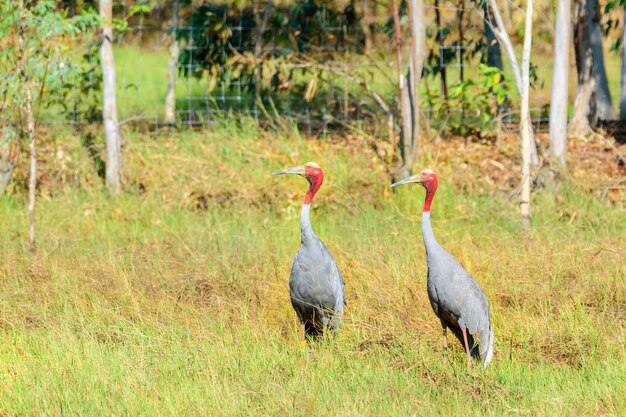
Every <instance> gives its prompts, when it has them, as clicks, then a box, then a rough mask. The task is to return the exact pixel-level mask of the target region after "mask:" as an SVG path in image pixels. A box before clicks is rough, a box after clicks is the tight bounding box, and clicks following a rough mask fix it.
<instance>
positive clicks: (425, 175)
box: [391, 168, 439, 212]
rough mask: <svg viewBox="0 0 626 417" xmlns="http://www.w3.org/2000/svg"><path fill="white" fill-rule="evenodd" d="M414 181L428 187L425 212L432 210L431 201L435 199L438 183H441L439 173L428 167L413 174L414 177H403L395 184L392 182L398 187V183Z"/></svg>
mask: <svg viewBox="0 0 626 417" xmlns="http://www.w3.org/2000/svg"><path fill="white" fill-rule="evenodd" d="M412 182H416V183H418V184H422V186H423V187H424V188H425V189H426V201H425V202H424V212H430V203H431V202H432V201H433V197H434V196H435V192H436V191H437V185H438V184H439V181H438V180H437V175H435V172H434V171H433V170H432V169H429V168H426V169H424V170H422V171H420V172H419V173H418V174H417V175H413V176H412V177H409V178H406V179H403V180H402V181H398V182H396V183H394V184H391V186H392V187H396V186H398V185H402V184H409V183H412Z"/></svg>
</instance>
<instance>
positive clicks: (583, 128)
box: [569, 0, 597, 135]
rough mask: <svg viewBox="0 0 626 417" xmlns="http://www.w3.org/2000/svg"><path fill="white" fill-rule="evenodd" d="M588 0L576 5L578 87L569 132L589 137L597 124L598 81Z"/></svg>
mask: <svg viewBox="0 0 626 417" xmlns="http://www.w3.org/2000/svg"><path fill="white" fill-rule="evenodd" d="M586 3H587V0H575V3H574V19H573V20H574V52H575V53H574V56H575V58H576V72H577V74H578V86H577V88H576V98H575V100H574V114H573V116H572V120H570V124H569V130H570V133H572V134H573V135H587V134H589V133H591V129H592V128H594V127H595V125H596V122H597V112H596V106H595V104H596V100H595V96H596V80H595V78H594V76H593V54H592V52H591V45H590V43H589V38H590V32H591V18H590V16H589V14H588V13H587V7H586V6H585V5H586Z"/></svg>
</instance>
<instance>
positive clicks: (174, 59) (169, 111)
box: [165, 0, 179, 123]
mask: <svg viewBox="0 0 626 417" xmlns="http://www.w3.org/2000/svg"><path fill="white" fill-rule="evenodd" d="M172 13H173V15H172V28H173V29H172V35H171V36H172V43H171V44H170V59H169V63H168V66H167V93H166V95H165V121H166V122H168V123H174V122H176V70H177V69H178V53H179V48H178V40H176V29H177V26H178V0H174V6H173V10H172Z"/></svg>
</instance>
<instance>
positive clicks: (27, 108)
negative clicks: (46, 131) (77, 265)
mask: <svg viewBox="0 0 626 417" xmlns="http://www.w3.org/2000/svg"><path fill="white" fill-rule="evenodd" d="M18 7H19V35H18V40H17V41H18V54H19V64H18V65H19V68H20V75H21V77H22V82H23V84H24V90H25V92H26V97H25V100H24V104H23V106H24V117H26V133H27V134H28V144H29V148H30V176H29V179H28V250H29V251H30V252H31V253H35V251H36V249H37V246H36V245H35V188H36V187H37V147H36V145H37V143H36V141H35V139H36V137H35V118H34V116H33V96H32V93H31V91H30V82H29V79H28V74H27V73H26V64H25V63H24V46H25V39H24V38H25V34H24V0H19V3H18Z"/></svg>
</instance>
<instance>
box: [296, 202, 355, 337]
mask: <svg viewBox="0 0 626 417" xmlns="http://www.w3.org/2000/svg"><path fill="white" fill-rule="evenodd" d="M309 210H310V206H309V205H308V204H305V205H304V206H302V214H301V217H300V230H301V233H302V240H301V245H300V250H298V253H297V254H296V256H295V257H294V259H293V264H292V266H291V276H290V278H289V293H290V295H291V304H292V305H293V308H294V310H296V313H297V314H298V319H299V320H300V323H301V324H303V325H304V326H305V332H306V333H307V334H309V335H312V336H316V335H319V334H321V333H322V331H323V329H324V328H330V329H332V330H337V329H338V328H339V325H340V323H341V316H342V314H343V308H344V305H345V298H344V283H343V278H342V276H341V273H340V272H339V269H338V268H337V265H336V264H335V261H334V260H333V257H332V256H331V255H330V252H328V249H326V245H324V243H323V242H322V241H321V240H320V239H319V238H318V237H317V235H316V234H315V233H314V232H313V229H312V228H311V223H310V220H309Z"/></svg>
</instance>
